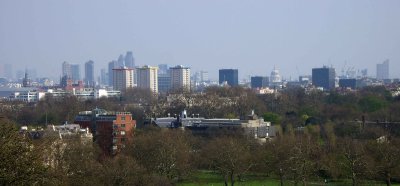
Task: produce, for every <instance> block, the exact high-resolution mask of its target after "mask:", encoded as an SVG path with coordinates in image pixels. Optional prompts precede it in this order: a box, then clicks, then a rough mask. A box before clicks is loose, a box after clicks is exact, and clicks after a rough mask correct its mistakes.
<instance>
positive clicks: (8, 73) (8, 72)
mask: <svg viewBox="0 0 400 186" xmlns="http://www.w3.org/2000/svg"><path fill="white" fill-rule="evenodd" d="M4 77H5V78H7V79H13V68H12V64H4Z"/></svg>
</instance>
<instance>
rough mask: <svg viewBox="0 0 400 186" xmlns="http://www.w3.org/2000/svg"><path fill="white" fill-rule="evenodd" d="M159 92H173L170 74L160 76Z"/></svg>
mask: <svg viewBox="0 0 400 186" xmlns="http://www.w3.org/2000/svg"><path fill="white" fill-rule="evenodd" d="M157 79H158V92H160V93H167V92H168V91H170V90H171V76H170V74H158V77H157Z"/></svg>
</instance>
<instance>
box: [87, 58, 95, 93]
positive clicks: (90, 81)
mask: <svg viewBox="0 0 400 186" xmlns="http://www.w3.org/2000/svg"><path fill="white" fill-rule="evenodd" d="M85 83H86V86H89V87H94V86H95V81H94V62H93V61H92V60H89V61H88V62H86V63H85Z"/></svg>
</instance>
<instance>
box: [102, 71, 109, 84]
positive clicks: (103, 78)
mask: <svg viewBox="0 0 400 186" xmlns="http://www.w3.org/2000/svg"><path fill="white" fill-rule="evenodd" d="M100 84H101V85H107V84H108V77H107V71H106V69H104V68H102V69H101V70H100Z"/></svg>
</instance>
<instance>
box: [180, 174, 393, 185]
mask: <svg viewBox="0 0 400 186" xmlns="http://www.w3.org/2000/svg"><path fill="white" fill-rule="evenodd" d="M279 183H280V182H279V180H278V179H274V178H271V177H267V176H266V175H264V174H246V175H245V176H244V177H243V178H242V181H236V182H235V185H237V186H270V185H271V186H275V185H279ZM177 185H178V186H203V185H204V186H220V185H224V180H223V178H222V176H221V175H219V174H218V173H215V172H212V171H198V172H197V174H195V175H194V176H193V177H192V178H190V179H187V180H185V181H182V182H179V183H177ZM284 185H293V182H291V181H285V183H284ZM300 185H301V184H300ZM307 185H328V186H347V185H351V180H340V181H336V182H330V183H327V184H324V183H323V180H320V181H311V182H309V183H308V184H307ZM362 185H367V186H385V185H386V184H384V183H383V182H364V183H363V184H362ZM392 185H394V186H400V184H392Z"/></svg>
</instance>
